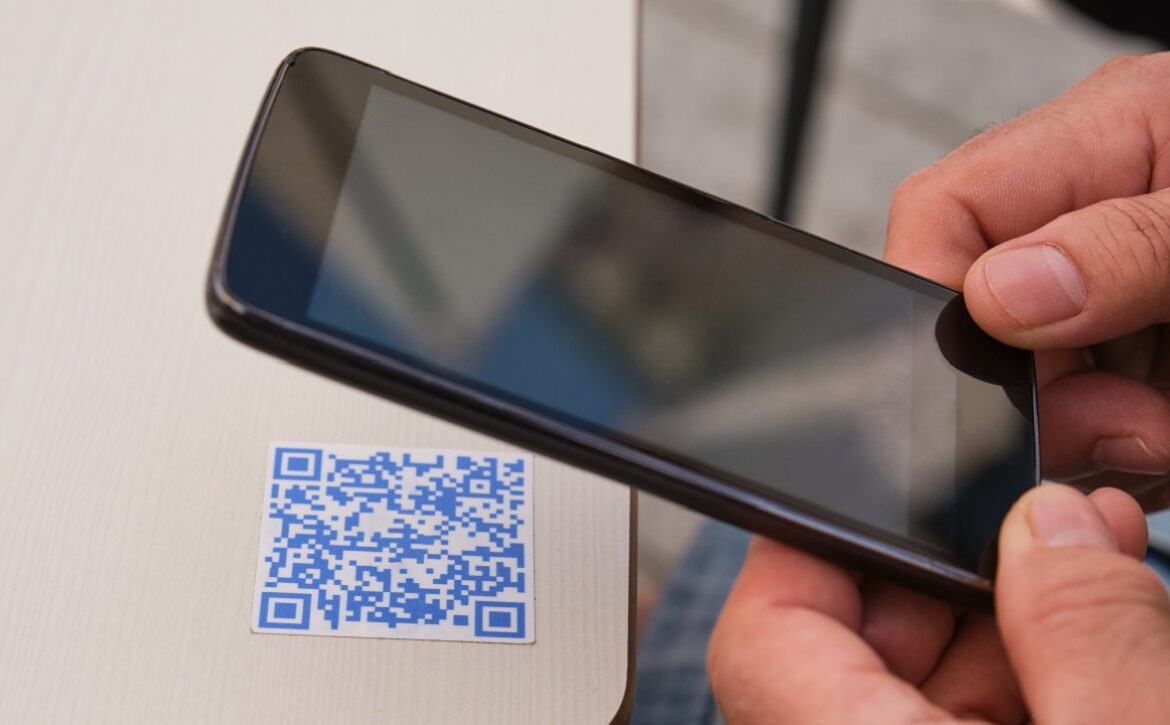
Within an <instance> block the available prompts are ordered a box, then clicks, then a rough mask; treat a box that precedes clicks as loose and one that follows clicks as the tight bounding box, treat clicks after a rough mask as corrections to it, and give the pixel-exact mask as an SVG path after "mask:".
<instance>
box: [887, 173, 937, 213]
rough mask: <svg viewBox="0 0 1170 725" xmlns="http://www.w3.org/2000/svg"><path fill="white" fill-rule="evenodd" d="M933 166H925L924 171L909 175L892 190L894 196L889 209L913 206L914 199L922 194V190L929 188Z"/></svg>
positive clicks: (933, 174)
mask: <svg viewBox="0 0 1170 725" xmlns="http://www.w3.org/2000/svg"><path fill="white" fill-rule="evenodd" d="M934 176H935V173H934V166H933V165H931V166H927V167H926V168H925V169H920V170H919V171H915V172H914V173H913V174H910V175H909V176H907V177H906V178H905V179H903V180H902V183H900V184H898V187H897V188H896V189H894V195H893V197H891V201H890V208H891V209H901V208H904V207H907V206H910V205H913V203H914V200H915V198H916V197H917V196H918V195H919V194H921V193H922V191H923V189H924V188H927V187H929V186H930V183H931V180H932V179H933V178H934Z"/></svg>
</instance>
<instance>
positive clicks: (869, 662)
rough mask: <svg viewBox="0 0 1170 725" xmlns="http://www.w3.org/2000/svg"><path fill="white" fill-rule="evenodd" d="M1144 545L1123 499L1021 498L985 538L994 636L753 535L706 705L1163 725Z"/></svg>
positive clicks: (869, 717)
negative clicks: (995, 550)
mask: <svg viewBox="0 0 1170 725" xmlns="http://www.w3.org/2000/svg"><path fill="white" fill-rule="evenodd" d="M1145 546H1146V528H1145V519H1144V518H1143V517H1142V513H1141V511H1140V509H1139V508H1138V506H1137V504H1136V503H1135V502H1134V501H1133V499H1132V498H1130V497H1129V496H1127V495H1126V494H1124V493H1122V492H1120V491H1118V490H1116V489H1101V490H1098V491H1096V492H1094V493H1093V494H1092V496H1091V497H1090V498H1086V497H1085V496H1084V495H1082V494H1080V493H1078V492H1076V491H1075V490H1073V489H1071V488H1068V487H1066V486H1061V485H1057V484H1051V485H1045V486H1041V487H1039V488H1036V489H1033V490H1032V491H1030V492H1029V493H1028V494H1027V495H1025V496H1024V497H1023V498H1021V499H1020V501H1019V502H1018V503H1017V504H1016V506H1015V507H1014V508H1013V509H1012V511H1011V512H1010V513H1009V514H1008V516H1007V519H1006V520H1005V522H1004V526H1003V529H1002V530H1001V534H1000V555H999V573H998V577H997V582H996V608H997V619H996V621H998V625H999V629H998V630H997V628H996V621H993V620H992V619H991V618H990V617H987V616H984V615H976V614H966V615H964V614H961V613H957V612H956V611H955V610H953V609H952V608H951V607H950V606H949V605H946V604H944V603H942V602H940V601H938V600H935V599H931V598H929V597H927V596H925V595H922V594H918V593H916V592H912V591H910V590H908V589H903V588H901V587H898V586H895V585H892V584H889V583H886V582H882V581H876V580H870V579H867V578H865V577H862V576H859V575H857V574H854V573H851V572H849V571H846V570H845V569H842V568H840V567H837V566H834V565H832V564H829V563H827V562H824V561H822V560H820V559H817V558H816V557H814V556H811V555H809V554H805V553H803V552H801V551H798V550H796V549H792V548H790V547H787V546H784V545H782V544H778V543H775V542H773V541H769V540H767V539H762V538H756V539H754V540H753V542H752V545H751V547H750V548H749V550H748V555H747V559H746V560H745V562H744V566H743V570H742V571H741V572H740V574H739V578H738V579H737V580H736V582H735V586H734V587H733V588H732V591H731V594H730V595H729V597H728V600H727V603H726V605H725V606H724V609H723V612H722V613H721V615H720V617H719V622H718V624H717V625H716V628H715V631H714V633H713V635H712V638H711V646H710V649H709V652H708V672H709V674H710V677H711V684H712V687H713V689H714V692H715V697H716V699H717V701H718V703H719V707H720V710H721V711H722V712H723V714H724V716H725V717H726V719H727V721H728V722H729V723H731V724H732V725H740V724H743V723H747V724H750V723H781V722H784V723H787V722H793V723H804V722H827V723H863V722H874V723H901V722H951V721H954V720H958V719H961V718H975V719H987V720H990V721H993V722H1002V723H1011V722H1023V721H1024V720H1026V719H1027V718H1028V717H1029V716H1031V717H1032V718H1033V719H1034V720H1035V721H1036V722H1060V723H1082V722H1083V723H1102V722H1110V721H1113V722H1123V723H1130V722H1133V723H1146V722H1165V721H1166V720H1167V718H1168V716H1170V688H1167V686H1166V683H1167V682H1170V599H1168V597H1167V592H1166V589H1165V587H1164V586H1163V585H1162V583H1161V581H1160V580H1159V579H1158V578H1157V577H1156V576H1155V575H1154V573H1153V572H1152V571H1151V570H1150V569H1148V568H1147V567H1145V566H1144V565H1142V564H1141V562H1140V561H1139V559H1138V557H1140V556H1141V554H1142V552H1144V550H1145ZM1001 633H1002V639H1001V637H1000V634H1001Z"/></svg>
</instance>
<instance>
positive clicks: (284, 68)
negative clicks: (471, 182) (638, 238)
mask: <svg viewBox="0 0 1170 725" xmlns="http://www.w3.org/2000/svg"><path fill="white" fill-rule="evenodd" d="M308 54H321V55H327V56H332V57H334V58H339V59H342V60H346V61H350V62H352V63H355V64H357V65H360V66H362V67H364V68H366V69H368V70H370V71H373V72H375V73H377V74H379V75H382V76H386V77H388V78H391V79H393V80H395V81H398V82H401V83H405V84H407V85H410V86H413V87H415V88H418V89H420V90H423V91H426V92H428V93H434V94H435V95H437V96H440V97H441V98H444V99H446V100H448V101H453V102H455V103H458V104H462V105H464V106H467V107H468V108H472V109H474V110H476V111H480V112H482V113H486V114H488V115H490V116H493V117H495V118H497V119H499V120H502V121H507V122H508V123H512V124H515V125H517V126H520V127H522V128H524V129H527V130H529V131H532V132H533V133H537V134H539V135H541V136H544V137H545V138H547V139H551V140H553V141H558V142H561V143H564V144H568V145H570V146H573V147H574V148H577V149H579V150H582V151H586V152H588V153H591V154H596V155H597V156H600V157H602V158H604V159H606V160H608V161H611V162H613V163H616V164H619V165H621V166H623V167H626V168H628V169H637V170H638V172H639V173H642V174H645V175H647V176H649V177H650V178H652V179H654V180H655V181H658V182H662V183H665V184H666V185H670V186H676V187H679V188H680V189H683V190H685V191H688V192H690V193H693V194H697V195H699V196H700V197H702V198H703V199H705V200H707V201H711V202H715V203H717V204H720V205H722V206H725V207H728V208H730V209H734V210H736V211H738V212H740V213H745V214H749V215H751V216H752V217H755V218H756V219H757V220H760V221H766V222H769V223H772V224H777V225H780V226H782V227H784V228H785V229H786V230H788V231H789V232H792V233H795V234H797V235H800V236H803V237H806V238H810V239H815V240H816V241H818V242H821V243H823V244H827V245H829V246H831V247H833V248H834V249H835V250H836V251H837V252H838V253H843V254H845V255H847V256H851V257H854V258H856V259H861V260H865V261H866V262H868V263H873V264H876V265H879V266H881V267H885V268H890V269H896V270H898V271H899V272H903V273H905V274H907V275H910V276H912V277H914V278H916V279H917V280H918V281H919V282H920V283H924V284H927V285H929V286H930V287H933V288H935V289H937V290H939V291H940V292H947V293H951V294H955V295H959V296H962V292H961V291H960V290H957V289H954V288H952V287H950V286H948V285H945V284H942V283H940V282H937V281H935V280H932V279H930V278H928V277H924V276H922V275H921V274H919V273H917V272H914V271H912V270H909V269H905V268H904V267H899V266H898V265H895V264H891V263H890V262H887V261H885V260H883V259H880V258H878V257H873V256H871V255H868V254H865V253H864V252H859V251H857V250H856V249H852V248H851V247H847V246H845V245H844V244H841V243H839V242H834V241H833V240H831V239H825V238H824V237H821V236H819V235H816V234H813V233H811V232H808V231H806V230H804V229H800V228H798V227H795V226H793V225H791V224H789V223H788V222H785V221H782V220H780V219H777V218H775V217H773V216H770V215H769V214H767V213H765V212H762V211H759V210H757V209H752V208H750V207H746V206H743V205H742V204H738V203H736V202H734V201H730V200H729V199H725V198H723V197H721V196H718V195H716V194H714V193H712V192H709V191H706V190H704V189H700V188H697V187H695V186H691V185H690V184H688V183H686V182H684V181H679V180H677V179H672V178H670V177H668V176H665V175H664V174H660V173H658V172H656V171H653V170H651V169H648V168H646V167H644V166H639V165H638V164H636V163H633V162H631V161H629V160H626V159H622V158H618V157H616V156H613V155H611V154H609V153H606V152H605V151H601V150H599V149H596V148H593V147H591V146H586V145H585V144H582V143H580V142H578V141H574V140H573V139H569V138H565V137H563V136H559V135H557V134H555V133H551V132H549V131H546V130H544V129H541V128H538V127H536V126H533V125H531V124H529V123H527V122H525V121H521V120H519V119H516V118H513V117H511V116H508V115H506V114H503V113H501V112H499V111H494V110H492V109H490V108H486V107H484V106H481V105H479V104H476V103H473V102H471V101H467V100H464V99H462V98H459V97H457V96H454V95H452V94H450V93H447V92H445V91H441V90H438V89H436V88H432V87H431V86H427V85H424V84H423V83H420V82H418V81H415V80H411V79H410V78H406V77H405V76H401V75H398V74H397V73H393V72H391V71H388V70H386V69H384V68H379V67H378V66H375V65H373V64H371V63H367V62H366V61H363V60H360V59H358V58H354V57H353V56H349V55H346V54H345V53H340V52H338V51H335V50H330V49H328V48H322V47H319V46H305V47H301V48H297V49H296V50H293V51H291V52H290V53H289V54H288V55H287V56H285V58H284V60H283V61H282V62H281V64H280V66H279V67H278V69H277V77H274V78H273V80H272V83H271V85H270V89H272V90H275V88H276V86H277V85H279V83H280V82H281V81H283V79H284V77H285V75H287V72H288V69H289V68H290V67H291V66H292V65H294V64H295V63H296V62H297V60H299V59H300V57H301V56H303V55H308ZM274 95H275V94H274ZM269 110H271V109H269Z"/></svg>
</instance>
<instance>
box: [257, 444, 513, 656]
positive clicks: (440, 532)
mask: <svg viewBox="0 0 1170 725" xmlns="http://www.w3.org/2000/svg"><path fill="white" fill-rule="evenodd" d="M267 479H268V481H267V484H268V485H267V486H266V493H265V499H264V515H263V519H262V522H261V527H260V529H261V533H260V558H259V566H258V567H257V571H256V599H255V603H254V606H253V615H252V628H253V630H254V631H256V632H275V633H284V634H290V633H296V634H316V635H333V636H349V637H395V638H409V639H445V640H473V641H492V642H532V641H533V640H534V627H533V612H532V603H533V596H532V458H531V456H528V455H525V454H515V453H495V452H482V451H480V452H472V451H450V450H432V449H405V448H380V447H370V446H350V445H335V444H320V443H277V444H273V445H272V447H271V449H270V452H269V460H268V475H267Z"/></svg>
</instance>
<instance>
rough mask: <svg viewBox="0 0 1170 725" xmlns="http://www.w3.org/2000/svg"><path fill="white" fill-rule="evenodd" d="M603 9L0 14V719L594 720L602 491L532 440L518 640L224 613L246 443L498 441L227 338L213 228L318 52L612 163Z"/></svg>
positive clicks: (618, 647)
mask: <svg viewBox="0 0 1170 725" xmlns="http://www.w3.org/2000/svg"><path fill="white" fill-rule="evenodd" d="M636 11H637V8H636V3H635V2H633V1H632V0H589V1H588V2H585V1H581V2H571V3H570V2H560V1H557V2H549V1H548V0H505V1H503V2H492V3H455V2H426V3H424V2H414V3H406V2H395V1H393V0H390V1H388V2H383V3H371V4H368V5H364V6H363V5H361V4H358V3H321V2H314V3H308V2H297V1H295V0H294V1H291V2H285V3H280V4H276V5H272V4H268V5H262V4H260V3H252V2H214V1H208V2H183V3H179V2H166V3H159V2H147V1H146V0H129V1H127V2H121V3H93V4H85V3H76V2H59V1H48V2H37V3H4V4H0V49H2V50H0V53H2V54H3V55H2V56H0V57H2V59H3V62H2V63H0V93H2V94H3V96H2V98H3V106H2V108H3V111H2V112H0V340H2V341H3V342H2V343H0V582H3V585H2V586H0V642H2V643H3V646H2V647H0V721H4V722H26V721H38V722H48V721H85V722H97V721H119V722H143V721H165V722H177V721H190V722H240V721H247V722H262V721H277V720H279V721H281V722H309V721H317V722H366V721H383V722H412V723H413V722H447V721H459V722H464V721H476V722H534V723H552V722H556V723H568V722H587V723H596V722H608V721H609V720H610V719H611V718H612V717H613V716H614V714H615V713H616V712H618V710H619V708H620V707H621V706H622V703H623V699H624V698H625V696H626V693H627V684H628V681H629V678H628V665H629V661H630V632H629V624H630V618H629V613H630V598H631V586H630V577H629V572H630V568H631V567H630V550H631V538H630V522H631V516H632V510H631V508H632V504H631V502H632V497H631V494H630V491H629V490H628V489H626V488H624V487H621V486H617V485H614V484H613V483H610V482H607V481H605V480H603V479H598V478H597V477H595V476H591V475H588V474H585V473H582V472H580V471H577V470H575V469H572V468H570V467H568V466H564V465H560V464H558V463H555V462H553V461H550V460H548V459H544V458H538V459H537V474H538V477H537V486H538V489H539V490H538V493H537V496H536V498H535V503H536V511H535V517H534V518H535V526H536V528H535V564H534V578H535V586H536V589H535V596H536V609H537V612H536V620H537V631H536V643H535V644H533V645H503V644H499V645H497V644H480V643H455V642H434V641H408V640H387V639H355V638H336V637H296V636H278V635H260V634H253V633H251V632H250V629H249V622H250V608H251V601H252V594H253V583H254V576H255V567H256V556H257V553H256V550H257V537H258V531H259V524H260V515H261V503H262V497H263V490H262V488H263V468H264V463H265V456H266V455H267V449H268V444H269V442H270V441H274V440H306V441H336V442H353V443H371V444H383V445H396V446H404V445H405V446H409V445H418V446H429V447H460V448H470V449H502V448H506V446H505V445H504V444H502V443H500V442H498V441H495V440H492V439H490V438H487V437H484V436H480V435H477V434H474V433H471V432H468V431H465V430H462V429H459V428H457V427H455V426H452V425H449V424H445V423H443V422H440V421H437V420H435V419H432V418H429V417H427V416H424V415H421V414H418V413H415V412H412V411H410V410H407V409H404V408H402V407H399V406H396V405H393V404H391V403H388V402H385V401H383V400H380V399H377V398H374V397H372V396H369V395H366V394H363V393H360V392H356V391H353V390H350V389H348V388H346V387H344V386H341V385H338V384H335V383H332V382H330V381H327V380H325V379H322V378H320V377H316V376H314V375H312V374H310V373H307V372H304V371H302V370H299V369H295V368H293V367H291V366H288V365H285V364H283V363H281V362H278V361H276V360H274V359H271V358H269V357H267V356H265V355H262V354H260V353H258V352H255V351H253V350H251V349H248V348H245V347H244V346H242V345H239V344H237V343H235V342H233V341H231V340H229V339H228V338H227V337H225V336H224V335H222V334H221V333H219V332H218V331H217V330H215V329H214V327H213V326H212V324H211V323H210V321H209V319H208V317H207V314H206V312H205V311H204V306H203V283H204V274H205V270H206V265H207V261H208V258H209V255H210V252H211V245H212V239H213V236H214V234H215V230H216V225H217V224H218V221H219V216H220V211H221V209H222V205H223V202H224V199H225V197H226V193H227V190H228V185H229V182H230V179H231V176H232V172H233V170H234V168H235V165H236V162H237V160H238V157H239V153H240V150H241V148H242V144H243V142H244V138H245V135H246V133H247V131H248V128H249V124H250V122H251V120H252V117H253V114H254V112H255V110H256V107H257V104H258V103H259V101H260V97H261V95H262V92H263V90H264V88H265V86H266V84H267V82H268V79H269V77H270V75H271V73H272V71H273V70H274V68H275V66H276V64H277V63H278V61H279V60H280V59H281V57H283V56H284V55H285V53H287V52H288V51H289V50H291V49H293V48H295V47H299V46H304V45H319V46H323V47H328V48H333V49H336V50H339V51H342V52H345V53H347V54H350V55H353V56H355V57H358V58H361V59H363V60H366V61H369V62H371V63H373V64H375V65H378V66H381V67H384V68H388V69H392V70H394V71H396V72H398V73H400V74H402V75H404V76H406V77H409V78H413V79H415V80H418V81H421V82H423V83H425V84H428V85H431V86H434V87H436V88H439V89H441V90H444V91H447V92H450V93H453V94H455V95H458V96H461V97H464V98H467V99H468V100H471V101H473V102H476V103H479V104H482V105H485V106H487V107H489V108H492V109H496V110H499V111H501V112H503V113H505V114H508V115H511V116H513V117H516V118H519V119H522V120H524V121H526V122H529V123H532V124H534V125H536V126H538V127H542V128H545V129H548V130H550V131H552V132H554V133H558V134H561V135H564V136H567V137H569V138H572V139H574V140H577V141H580V142H582V143H585V144H587V145H590V146H594V147H596V148H600V149H602V150H605V151H607V152H609V153H612V154H615V155H617V156H623V157H630V156H632V153H633V148H634V114H635V50H636V37H635V35H636Z"/></svg>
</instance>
